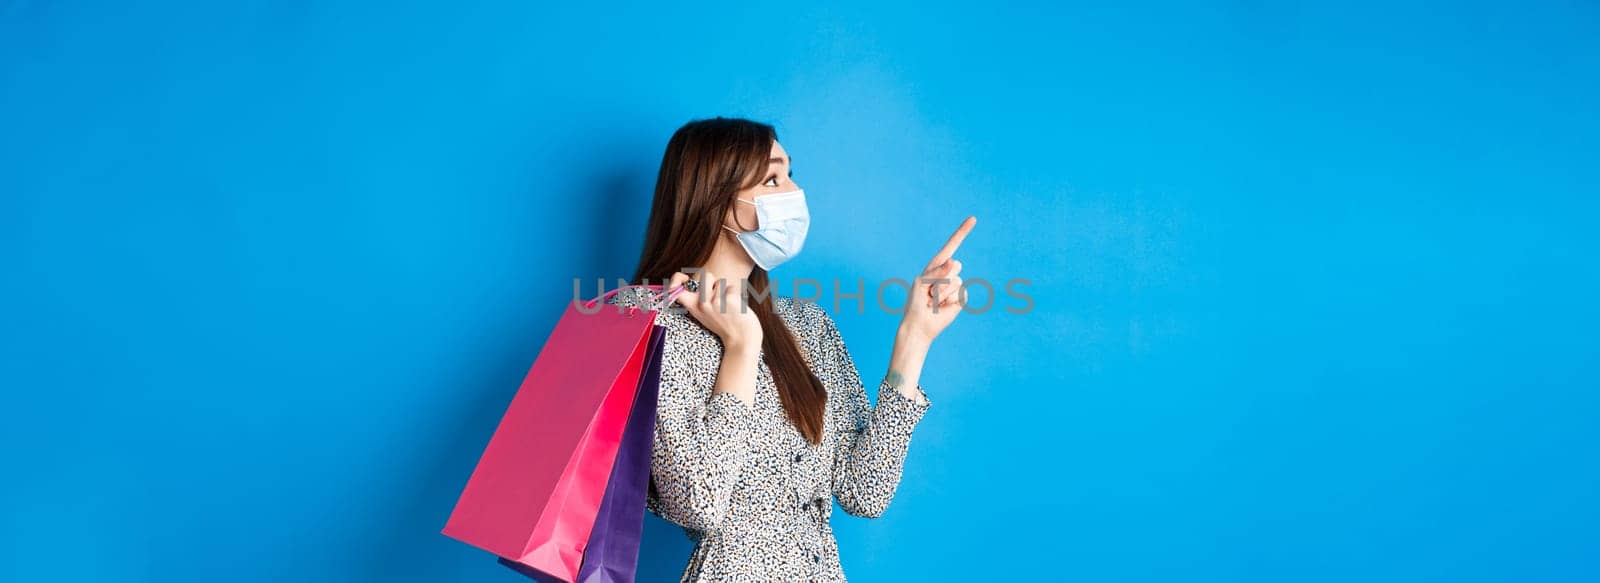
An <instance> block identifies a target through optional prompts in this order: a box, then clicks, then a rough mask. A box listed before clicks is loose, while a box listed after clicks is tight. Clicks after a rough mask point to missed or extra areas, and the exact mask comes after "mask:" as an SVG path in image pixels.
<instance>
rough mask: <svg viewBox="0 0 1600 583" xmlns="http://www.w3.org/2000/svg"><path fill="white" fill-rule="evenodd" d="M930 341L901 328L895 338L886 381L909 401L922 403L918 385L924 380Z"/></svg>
mask: <svg viewBox="0 0 1600 583" xmlns="http://www.w3.org/2000/svg"><path fill="white" fill-rule="evenodd" d="M931 344H932V342H930V341H929V340H926V339H924V338H921V337H919V336H917V335H916V334H913V333H911V332H908V331H907V330H906V329H905V328H901V329H900V330H899V331H898V332H896V333H895V336H894V351H893V352H891V353H890V354H889V373H888V374H887V375H885V376H884V379H885V380H887V381H889V385H890V386H893V387H894V388H895V390H897V391H899V392H900V394H901V395H904V396H905V397H906V398H907V399H911V400H912V401H918V402H920V400H921V396H920V395H919V394H918V393H919V391H918V390H917V384H918V383H919V382H921V380H922V363H923V361H924V360H926V359H927V358H928V347H929V346H930V345H931Z"/></svg>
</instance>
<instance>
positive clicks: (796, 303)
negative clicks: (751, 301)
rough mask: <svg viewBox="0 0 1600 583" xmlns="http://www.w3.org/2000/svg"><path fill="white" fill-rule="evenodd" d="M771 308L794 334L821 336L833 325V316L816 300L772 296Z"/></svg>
mask: <svg viewBox="0 0 1600 583" xmlns="http://www.w3.org/2000/svg"><path fill="white" fill-rule="evenodd" d="M772 300H773V304H772V307H773V310H775V311H776V312H778V315H779V316H780V317H782V318H783V321H784V323H785V324H788V325H789V331H790V332H793V333H794V334H795V335H796V336H808V337H814V338H821V337H823V336H824V335H825V334H826V333H827V330H828V328H829V327H831V326H832V325H833V317H831V316H829V315H828V310H826V309H823V307H822V306H821V305H820V304H818V303H817V302H816V300H811V299H804V298H792V297H789V296H774V297H773V298H772Z"/></svg>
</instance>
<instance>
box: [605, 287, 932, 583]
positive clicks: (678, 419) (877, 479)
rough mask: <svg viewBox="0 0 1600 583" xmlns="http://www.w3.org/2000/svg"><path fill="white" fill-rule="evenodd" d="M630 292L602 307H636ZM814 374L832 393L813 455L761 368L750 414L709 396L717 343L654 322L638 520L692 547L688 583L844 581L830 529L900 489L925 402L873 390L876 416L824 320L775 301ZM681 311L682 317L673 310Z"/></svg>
mask: <svg viewBox="0 0 1600 583" xmlns="http://www.w3.org/2000/svg"><path fill="white" fill-rule="evenodd" d="M649 293H650V292H647V291H646V290H643V289H640V288H628V289H624V290H622V291H621V292H619V293H618V294H617V295H616V296H614V297H612V298H611V299H610V300H608V301H609V302H610V303H615V304H620V305H628V306H638V305H644V303H645V302H646V301H647V300H648V298H649ZM772 301H774V302H775V304H774V308H775V309H776V310H777V312H778V314H779V315H780V317H781V318H782V319H783V321H784V322H785V323H786V324H788V326H789V329H790V330H791V331H792V332H793V333H794V336H795V340H796V341H797V342H798V343H799V345H800V350H801V352H802V353H803V354H804V355H805V359H806V362H807V364H808V365H809V367H810V368H811V371H812V372H813V373H814V374H816V375H817V378H818V379H819V380H821V381H822V384H823V386H824V387H825V388H826V389H827V391H828V402H827V414H826V415H825V419H826V421H825V422H824V425H823V437H822V443H821V444H820V445H816V446H813V445H811V444H810V443H809V442H807V441H806V440H805V438H804V437H802V436H801V434H800V431H799V430H798V429H796V428H795V427H794V425H793V424H791V423H790V422H789V420H788V418H787V417H786V416H785V415H784V412H783V405H782V404H781V403H780V402H779V401H778V393H777V386H776V385H774V384H773V381H772V373H771V371H770V370H768V368H767V364H766V359H765V357H762V358H761V359H760V360H759V361H758V362H757V366H756V398H755V406H754V407H751V406H749V405H746V404H745V403H744V402H743V401H741V400H740V399H739V397H737V396H735V395H733V394H732V393H713V391H712V386H714V385H715V384H716V377H717V371H718V369H719V368H720V366H721V360H722V342H721V340H720V339H719V338H717V336H716V335H715V334H713V333H711V331H709V330H707V329H706V328H704V327H703V326H701V325H700V323H699V322H697V321H695V320H694V318H693V317H691V316H689V315H688V314H686V313H673V312H668V311H663V312H662V313H661V314H660V316H658V317H657V320H656V322H657V323H658V324H660V325H662V326H664V327H665V328H666V331H667V334H666V341H665V345H664V347H663V352H662V362H661V395H660V398H659V401H658V407H659V410H658V414H657V419H656V421H657V423H656V435H655V448H654V455H653V457H652V460H651V468H650V470H651V472H650V473H651V476H650V494H649V498H648V499H647V503H646V507H647V508H648V509H649V511H650V513H651V514H655V515H657V516H660V517H662V518H664V519H666V520H668V521H671V522H673V523H676V524H678V525H679V526H681V527H683V529H684V532H686V533H687V534H688V535H689V538H690V540H692V541H694V543H695V547H694V552H693V553H691V554H690V556H689V562H688V565H687V566H686V567H685V569H684V572H683V578H682V581H683V582H692V581H844V580H845V576H844V571H843V569H842V568H841V567H840V564H839V547H838V543H837V541H835V539H834V536H833V528H832V527H831V526H830V525H829V523H828V520H829V518H830V517H831V516H832V515H833V500H838V502H839V507H840V508H842V509H843V510H844V511H845V512H846V513H848V514H851V515H854V516H861V517H866V518H875V517H877V516H879V515H882V514H883V511H884V510H885V509H886V508H887V507H888V506H889V501H890V499H891V498H893V497H894V492H895V489H896V487H897V486H898V485H899V483H900V472H901V468H902V467H903V465H904V463H905V457H906V451H907V448H908V447H909V446H910V443H911V431H912V429H913V428H914V427H916V425H917V423H918V422H919V421H920V420H921V419H922V416H923V414H924V413H925V412H926V411H927V410H928V407H929V405H930V402H929V401H928V399H927V394H926V393H923V392H922V387H921V386H918V387H917V394H918V397H919V398H918V399H917V400H912V399H908V398H906V397H905V396H904V395H901V394H900V392H899V391H897V390H895V389H894V388H893V387H890V386H889V384H888V383H887V382H881V383H880V384H879V385H878V395H877V399H878V401H877V403H878V405H877V406H876V407H873V406H871V405H869V404H868V402H867V392H866V389H865V387H864V386H863V385H862V384H861V377H860V374H859V373H858V372H857V370H856V366H855V363H854V362H853V361H852V360H851V358H850V354H849V352H848V351H847V350H846V349H845V345H844V339H843V338H842V337H841V336H840V335H839V329H838V328H837V327H835V325H834V322H833V319H832V317H830V316H829V315H828V313H827V311H826V310H824V309H823V308H822V307H821V306H818V305H817V304H816V303H814V302H806V301H799V300H794V299H792V298H787V297H778V296H774V297H773V298H772ZM680 311H681V310H680Z"/></svg>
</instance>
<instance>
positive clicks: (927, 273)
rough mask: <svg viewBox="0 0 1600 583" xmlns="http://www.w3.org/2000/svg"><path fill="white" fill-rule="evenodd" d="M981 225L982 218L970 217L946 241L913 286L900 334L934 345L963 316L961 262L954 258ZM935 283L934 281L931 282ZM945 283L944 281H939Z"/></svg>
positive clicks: (901, 321)
mask: <svg viewBox="0 0 1600 583" xmlns="http://www.w3.org/2000/svg"><path fill="white" fill-rule="evenodd" d="M977 224H978V217H967V219H966V220H964V221H961V226H960V227H957V228H956V232H955V234H953V235H950V239H949V240H948V241H945V243H944V248H942V249H940V250H939V253H938V254H936V255H934V256H933V260H932V261H929V262H928V265H927V266H926V267H924V268H923V269H922V273H921V274H920V275H918V276H917V278H916V281H913V282H912V283H911V293H910V296H909V297H908V298H907V299H906V312H905V316H904V317H902V318H901V320H900V334H901V335H904V336H906V337H907V338H909V339H911V340H915V341H919V342H922V343H931V342H933V339H934V338H936V337H938V336H939V333H940V332H943V331H944V329H945V328H947V327H949V326H950V323H951V322H954V321H955V319H956V316H959V315H961V309H962V305H961V301H962V299H963V298H962V297H961V262H960V261H958V260H956V258H955V257H954V255H955V253H956V249H957V248H959V247H961V241H962V240H963V239H966V238H967V233H968V232H970V231H971V230H972V227H973V226H974V225H977ZM928 280H934V281H928ZM938 280H944V281H938Z"/></svg>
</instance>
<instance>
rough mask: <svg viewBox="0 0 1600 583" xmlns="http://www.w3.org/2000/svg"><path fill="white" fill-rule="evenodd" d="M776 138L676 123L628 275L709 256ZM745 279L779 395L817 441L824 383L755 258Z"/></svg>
mask: <svg viewBox="0 0 1600 583" xmlns="http://www.w3.org/2000/svg"><path fill="white" fill-rule="evenodd" d="M777 139H778V132H777V130H774V129H773V127H772V126H770V125H767V124H764V123H760V122H755V121H750V120H747V119H739V118H726V117H716V118H711V119H700V120H694V121H691V122H689V123H687V124H684V125H683V127H681V128H678V131H677V132H675V133H673V134H672V139H671V140H669V141H668V142H667V152H666V154H665V155H663V156H662V157H661V172H660V174H658V175H657V176H656V192H655V201H654V202H652V203H651V205H650V220H649V222H648V223H647V226H646V227H645V234H644V250H643V251H641V252H640V253H639V267H638V268H637V269H635V270H634V273H633V283H635V284H646V283H656V284H660V283H665V282H666V281H667V280H668V279H669V278H671V277H672V274H673V273H674V272H677V271H682V270H683V269H685V268H689V267H698V266H700V265H703V264H704V263H705V261H706V260H707V259H710V258H711V251H712V249H713V248H714V247H715V246H716V243H717V237H720V236H722V235H721V233H722V230H723V229H722V226H721V225H722V218H723V217H725V216H727V214H728V209H729V208H730V207H732V206H733V205H734V198H735V197H736V196H737V195H738V192H739V191H740V190H743V189H746V188H749V187H752V186H755V185H756V184H758V183H759V182H760V181H761V176H762V174H763V173H764V172H766V169H767V158H768V157H769V156H770V155H771V154H772V143H773V142H774V141H776V140H777ZM749 282H750V287H751V288H752V289H751V295H752V297H751V298H750V309H751V310H752V311H754V312H755V314H756V319H757V320H760V322H761V353H762V356H764V357H765V358H766V362H767V369H768V370H770V371H771V372H772V380H773V383H774V384H776V385H777V388H778V400H779V402H781V403H782V404H783V409H784V412H785V413H787V414H788V417H789V422H790V423H793V424H794V426H795V428H796V429H799V430H800V434H801V435H802V436H804V437H805V438H806V441H809V442H811V443H812V444H813V445H814V444H818V443H821V442H822V426H823V410H824V406H825V405H826V404H827V400H828V392H827V389H825V388H823V386H822V382H821V381H819V380H817V376H816V375H815V374H812V372H811V369H809V368H807V367H806V364H805V360H804V359H803V357H802V355H801V353H800V346H799V344H797V343H796V342H795V339H794V334H792V333H790V331H789V327H788V326H786V325H784V323H783V320H782V319H781V318H780V317H779V316H778V313H777V312H776V311H774V310H773V306H772V304H773V303H774V300H775V299H776V298H777V296H776V295H772V294H770V289H769V287H770V282H769V278H768V277H767V271H766V270H765V269H762V268H761V267H760V266H755V267H754V269H752V270H751V272H750V277H749Z"/></svg>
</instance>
